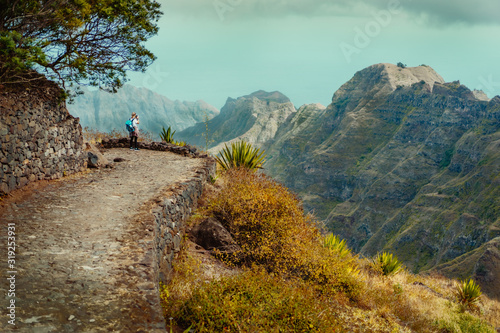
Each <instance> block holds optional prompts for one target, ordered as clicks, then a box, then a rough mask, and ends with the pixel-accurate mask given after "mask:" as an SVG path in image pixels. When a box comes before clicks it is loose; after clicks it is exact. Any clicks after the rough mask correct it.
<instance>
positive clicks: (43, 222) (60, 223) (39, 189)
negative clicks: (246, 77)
mask: <svg viewBox="0 0 500 333" xmlns="http://www.w3.org/2000/svg"><path fill="white" fill-rule="evenodd" d="M105 156H106V157H107V158H108V160H110V161H112V160H113V159H114V158H116V157H121V158H124V159H125V161H123V162H120V163H114V166H115V167H114V168H113V169H102V170H96V171H93V172H89V173H84V174H80V175H76V176H70V177H67V178H65V179H63V180H59V181H52V182H48V183H45V184H44V183H34V184H29V185H28V186H27V187H26V188H24V189H22V190H19V191H17V192H16V193H14V195H13V196H11V197H7V198H5V199H4V200H3V202H0V225H1V233H0V244H1V250H2V251H1V253H3V256H2V258H1V266H0V267H1V271H2V273H1V283H0V292H1V295H2V297H1V298H0V300H1V303H0V304H1V313H2V317H1V318H0V332H36V333H43V332H89V333H90V332H156V331H159V330H158V329H156V328H151V327H149V326H148V323H147V320H146V319H144V318H148V309H147V305H148V304H157V300H152V299H149V298H151V294H152V293H151V290H152V288H153V287H154V286H152V283H144V282H143V281H141V278H142V277H144V276H145V274H146V272H145V271H144V270H145V268H144V265H142V264H141V256H142V254H144V251H145V250H144V246H145V245H144V244H141V240H140V239H137V237H136V238H135V240H134V242H131V241H130V237H129V234H130V233H132V232H133V233H134V234H135V235H137V230H138V229H139V230H140V229H141V227H142V225H141V221H140V218H139V216H140V211H141V210H144V206H147V205H148V202H151V200H154V199H155V197H157V196H159V195H160V193H162V192H164V191H166V190H168V188H169V187H170V186H173V184H175V183H179V182H182V181H184V180H185V179H189V177H192V176H193V175H194V174H195V171H196V170H197V169H198V168H200V167H201V165H202V164H203V161H202V160H201V159H193V158H188V157H182V156H179V155H175V154H173V153H169V152H157V151H148V150H141V151H130V150H128V149H111V150H109V151H108V152H106V153H105ZM146 208H147V207H146ZM8 226H13V227H15V236H14V237H15V243H16V248H15V264H14V265H13V266H12V267H11V268H9V266H8V245H7V243H8V238H7V237H8ZM144 228H146V227H144ZM11 230H13V229H11ZM141 232H152V230H142V231H141ZM11 240H13V239H11ZM127 240H128V241H127ZM11 254H12V253H11ZM11 263H12V262H11ZM11 271H12V272H14V273H10V272H11ZM12 277H14V279H12ZM9 278H10V280H9ZM11 282H12V283H11ZM12 286H14V287H15V291H14V292H15V297H10V296H9V290H12V288H11V287H12ZM11 292H12V291H11ZM11 299H14V300H15V321H14V323H15V325H12V324H9V321H10V320H11V318H9V316H8V314H9V309H8V307H9V305H10V302H11ZM137 313H139V314H140V315H137Z"/></svg>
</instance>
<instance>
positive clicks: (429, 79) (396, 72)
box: [374, 64, 445, 90]
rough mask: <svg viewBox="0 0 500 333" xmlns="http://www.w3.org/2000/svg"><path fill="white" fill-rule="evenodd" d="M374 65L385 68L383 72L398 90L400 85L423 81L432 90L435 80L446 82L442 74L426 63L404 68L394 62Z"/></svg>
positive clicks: (394, 88) (393, 87) (393, 88)
mask: <svg viewBox="0 0 500 333" xmlns="http://www.w3.org/2000/svg"><path fill="white" fill-rule="evenodd" d="M374 66H382V67H383V68H384V70H383V72H382V73H383V74H384V75H386V76H387V78H388V80H389V84H390V85H391V87H392V90H396V89H397V88H398V86H404V87H406V86H411V85H412V84H414V83H417V82H421V81H424V82H425V83H426V84H428V85H429V86H430V88H431V90H432V88H433V87H434V83H435V82H438V83H444V82H445V81H444V79H443V78H442V77H441V75H439V74H438V73H436V71H435V70H434V69H432V68H431V67H429V66H426V65H422V66H417V67H404V68H403V67H399V66H397V65H393V64H378V65H374Z"/></svg>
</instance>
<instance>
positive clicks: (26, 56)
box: [0, 0, 162, 91]
mask: <svg viewBox="0 0 500 333" xmlns="http://www.w3.org/2000/svg"><path fill="white" fill-rule="evenodd" d="M161 14H162V13H161V11H160V4H159V3H157V2H156V1H155V0H46V1H39V0H0V84H8V83H19V82H26V81H28V80H31V79H36V76H35V77H34V76H29V75H26V73H27V72H29V71H30V70H37V71H38V72H40V73H42V74H45V76H47V77H48V78H49V79H52V80H55V81H58V82H59V83H60V84H61V85H62V86H65V83H71V84H72V83H77V84H86V85H91V86H96V87H99V88H102V89H106V90H108V91H116V89H117V88H119V87H121V86H122V85H123V82H124V81H125V79H126V71H128V70H132V71H144V70H145V69H146V68H147V66H149V65H150V64H151V63H152V61H153V60H154V59H155V56H154V55H153V53H151V52H150V51H149V50H147V49H146V48H145V46H144V43H145V42H146V41H147V40H148V39H149V38H150V37H151V36H153V35H155V34H156V33H157V32H158V27H157V25H156V23H157V21H158V19H159V18H160V16H161Z"/></svg>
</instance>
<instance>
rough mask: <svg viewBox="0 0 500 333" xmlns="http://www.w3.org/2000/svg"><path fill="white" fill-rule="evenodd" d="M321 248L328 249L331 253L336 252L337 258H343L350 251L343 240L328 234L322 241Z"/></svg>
mask: <svg viewBox="0 0 500 333" xmlns="http://www.w3.org/2000/svg"><path fill="white" fill-rule="evenodd" d="M323 246H324V247H326V248H329V249H330V250H331V251H333V252H336V253H337V254H338V256H339V257H341V258H344V257H346V256H347V255H348V254H349V253H351V250H350V249H349V248H348V247H347V244H346V242H345V239H340V237H339V236H337V235H334V234H328V235H326V237H325V238H324V239H323Z"/></svg>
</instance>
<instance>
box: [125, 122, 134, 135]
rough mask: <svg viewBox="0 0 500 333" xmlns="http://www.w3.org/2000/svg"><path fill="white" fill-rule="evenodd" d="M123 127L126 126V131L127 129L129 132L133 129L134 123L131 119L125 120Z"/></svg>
mask: <svg viewBox="0 0 500 333" xmlns="http://www.w3.org/2000/svg"><path fill="white" fill-rule="evenodd" d="M125 127H127V131H129V133H132V132H133V131H134V124H133V123H132V119H129V120H127V122H126V123H125Z"/></svg>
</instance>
